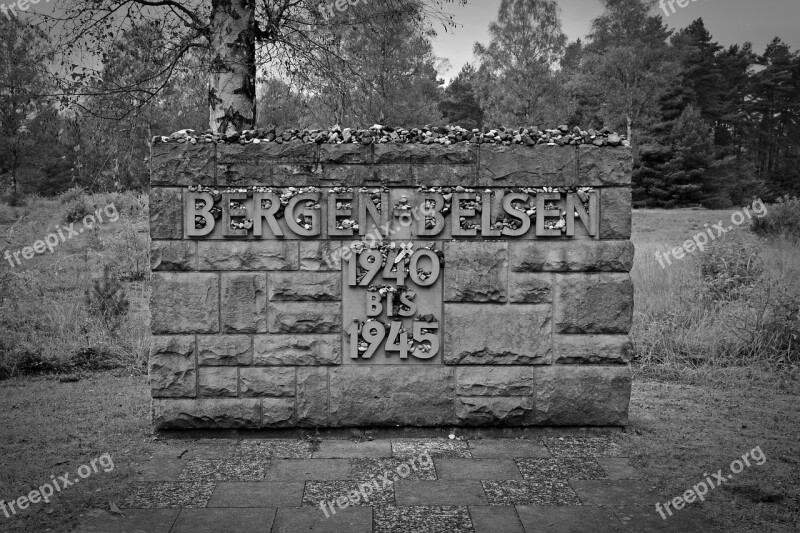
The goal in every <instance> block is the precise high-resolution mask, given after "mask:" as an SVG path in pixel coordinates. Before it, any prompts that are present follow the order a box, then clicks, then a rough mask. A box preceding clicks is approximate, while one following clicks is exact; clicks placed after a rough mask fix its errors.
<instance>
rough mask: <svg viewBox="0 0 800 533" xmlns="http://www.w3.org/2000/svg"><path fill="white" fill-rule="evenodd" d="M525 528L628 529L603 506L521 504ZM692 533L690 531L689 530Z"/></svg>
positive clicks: (579, 532)
mask: <svg viewBox="0 0 800 533" xmlns="http://www.w3.org/2000/svg"><path fill="white" fill-rule="evenodd" d="M517 513H519V518H520V520H521V521H522V524H523V525H524V526H525V531H527V532H529V533H531V532H534V531H536V532H539V531H542V532H547V533H614V532H621V531H624V529H623V526H622V522H620V521H619V519H618V518H617V517H616V516H614V513H612V512H611V511H609V510H608V509H603V508H601V507H586V506H582V507H560V506H552V505H530V506H517ZM687 533H688V532H687Z"/></svg>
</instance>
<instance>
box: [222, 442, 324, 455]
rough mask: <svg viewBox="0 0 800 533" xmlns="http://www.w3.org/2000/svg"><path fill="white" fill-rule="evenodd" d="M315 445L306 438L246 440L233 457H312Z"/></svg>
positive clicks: (237, 448) (234, 452) (240, 444)
mask: <svg viewBox="0 0 800 533" xmlns="http://www.w3.org/2000/svg"><path fill="white" fill-rule="evenodd" d="M313 453H314V445H313V444H312V443H311V442H309V441H305V440H297V439H294V440H293V439H275V440H268V441H264V440H244V441H242V442H241V443H239V445H238V446H236V448H235V449H234V450H233V453H232V455H233V457H245V458H248V459H261V460H270V459H311V457H312V455H313Z"/></svg>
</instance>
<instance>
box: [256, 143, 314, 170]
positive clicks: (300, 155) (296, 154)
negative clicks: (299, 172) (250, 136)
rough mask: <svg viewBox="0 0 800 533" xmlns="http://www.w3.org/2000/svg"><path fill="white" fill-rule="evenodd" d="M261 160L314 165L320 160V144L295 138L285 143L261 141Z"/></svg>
mask: <svg viewBox="0 0 800 533" xmlns="http://www.w3.org/2000/svg"><path fill="white" fill-rule="evenodd" d="M257 146H258V147H259V148H260V149H261V154H260V158H259V161H273V162H276V163H297V164H306V165H313V164H316V163H317V162H319V146H318V145H316V144H309V143H303V142H300V141H299V140H294V141H290V142H284V143H280V144H279V143H261V144H260V145H257Z"/></svg>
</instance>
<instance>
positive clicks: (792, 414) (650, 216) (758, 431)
mask: <svg viewBox="0 0 800 533" xmlns="http://www.w3.org/2000/svg"><path fill="white" fill-rule="evenodd" d="M730 214H731V211H697V210H677V211H660V210H642V211H636V212H634V237H633V238H634V241H635V243H636V253H637V256H636V262H635V266H634V270H633V272H632V275H633V279H634V284H635V289H636V296H635V298H636V304H635V314H634V327H633V331H632V337H633V341H634V345H635V348H636V354H637V362H636V364H635V365H634V371H635V374H636V378H635V381H634V389H633V397H632V400H631V423H630V426H629V428H628V431H627V433H626V438H627V440H628V444H629V453H630V454H631V457H632V458H633V460H634V463H635V465H636V466H637V467H638V468H639V469H641V471H642V472H643V473H644V474H645V476H646V478H647V479H648V480H649V481H651V482H653V484H654V485H657V486H658V488H659V489H661V490H662V492H664V493H665V494H667V495H673V496H679V495H681V494H682V493H683V492H684V491H686V490H688V489H689V488H691V487H692V486H694V485H695V484H697V483H698V482H699V481H701V480H702V479H703V478H704V477H705V474H706V473H711V472H717V470H719V469H720V468H722V469H723V470H727V469H728V468H729V465H730V463H731V461H733V460H734V459H736V458H738V457H741V456H742V455H743V454H744V453H746V452H747V451H749V450H752V449H753V448H755V447H757V446H761V448H762V450H763V451H764V453H765V454H766V456H767V462H766V464H765V465H764V466H761V467H753V468H748V469H746V470H745V471H744V472H743V473H742V474H740V475H738V476H736V477H735V478H734V479H733V480H732V481H731V482H730V483H729V484H727V485H725V486H724V487H721V488H719V489H716V490H714V491H712V493H711V494H710V498H709V500H708V501H709V504H707V505H706V506H705V507H704V509H705V511H704V512H706V513H708V514H709V515H710V516H711V517H712V518H713V519H714V521H715V522H716V523H717V524H719V525H720V526H722V528H723V529H724V530H730V531H739V532H748V531H775V532H784V531H785V532H790V531H796V530H797V524H798V523H800V491H798V483H797V480H798V479H800V460H798V457H800V445H798V438H797V432H798V428H800V415H799V411H798V409H797V394H799V393H800V384H799V383H798V374H799V373H798V359H797V355H796V354H797V350H796V348H795V347H792V346H791V345H789V346H786V345H785V343H783V342H779V341H783V340H786V334H787V333H788V334H789V335H791V334H792V332H797V331H798V322H797V320H798V317H797V314H796V312H795V313H794V314H793V310H796V309H797V304H798V302H800V292H798V289H799V288H800V275H798V274H800V247H799V246H798V245H797V243H796V242H794V241H789V240H786V239H779V240H774V241H760V240H758V239H756V238H755V237H754V236H753V235H752V234H750V232H748V230H747V229H746V228H742V229H739V230H737V231H736V232H733V233H729V234H728V235H726V236H725V237H724V238H723V239H721V241H720V243H718V244H717V245H716V246H715V247H714V248H713V249H711V250H708V251H706V252H704V253H701V254H700V253H699V254H696V255H695V256H694V257H692V258H687V259H685V260H682V261H676V262H675V263H674V264H673V265H672V266H669V267H667V268H666V269H662V268H661V267H660V265H659V264H658V262H657V261H656V259H655V257H654V256H655V252H656V251H660V252H661V253H665V252H666V251H667V250H669V249H672V248H674V247H675V246H679V245H680V244H681V243H682V242H684V241H685V240H687V239H690V238H692V237H693V236H694V235H695V234H696V233H698V232H700V231H702V230H703V229H704V227H705V224H706V223H708V224H716V223H717V222H718V221H720V220H726V221H729V220H730ZM747 250H753V253H754V256H753V257H754V261H753V262H752V263H748V262H742V261H741V258H742V257H743V256H746V255H747ZM719 264H723V265H724V268H722V269H721V271H722V275H721V276H720V275H718V276H716V277H715V276H709V275H708V271H709V266H717V265H719ZM704 272H705V273H706V275H704ZM732 272H733V273H735V275H740V276H742V277H740V278H737V279H739V281H734V282H733V283H732V284H726V283H722V284H720V283H719V280H723V281H724V280H727V279H732V276H731V273H732ZM751 274H752V275H755V277H754V278H750V277H748V276H749V275H751ZM742 279H745V280H746V282H742V281H741V280H742ZM719 287H722V289H721V290H719ZM725 287H728V288H725ZM782 313H783V314H782ZM789 339H790V344H791V336H790V337H789ZM798 341H800V339H798ZM662 503H663V502H662ZM653 504H654V505H655V502H653ZM654 512H655V511H654Z"/></svg>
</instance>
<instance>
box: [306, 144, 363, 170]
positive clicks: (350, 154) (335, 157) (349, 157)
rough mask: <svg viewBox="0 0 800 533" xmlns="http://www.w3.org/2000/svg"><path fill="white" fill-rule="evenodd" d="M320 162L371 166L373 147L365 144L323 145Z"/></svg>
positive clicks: (320, 150) (321, 146)
mask: <svg viewBox="0 0 800 533" xmlns="http://www.w3.org/2000/svg"><path fill="white" fill-rule="evenodd" d="M319 162H320V163H321V164H323V165H325V164H330V163H333V164H337V165H371V164H372V145H364V144H354V143H347V144H321V145H320V146H319Z"/></svg>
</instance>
